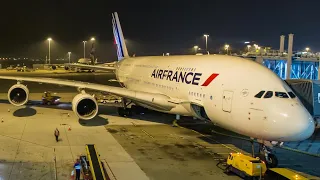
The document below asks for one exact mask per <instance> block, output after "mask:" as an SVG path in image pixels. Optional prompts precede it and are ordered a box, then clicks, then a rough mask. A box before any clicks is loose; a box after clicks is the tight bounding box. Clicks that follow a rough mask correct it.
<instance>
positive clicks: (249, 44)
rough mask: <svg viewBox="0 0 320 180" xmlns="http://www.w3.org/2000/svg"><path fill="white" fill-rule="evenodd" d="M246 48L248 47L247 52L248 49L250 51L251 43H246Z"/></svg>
mask: <svg viewBox="0 0 320 180" xmlns="http://www.w3.org/2000/svg"><path fill="white" fill-rule="evenodd" d="M247 48H248V52H249V51H250V48H251V45H250V44H248V45H247Z"/></svg>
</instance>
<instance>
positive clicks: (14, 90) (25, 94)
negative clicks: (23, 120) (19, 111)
mask: <svg viewBox="0 0 320 180" xmlns="http://www.w3.org/2000/svg"><path fill="white" fill-rule="evenodd" d="M8 100H9V102H10V103H11V104H13V105H15V106H22V105H25V104H26V103H27V102H28V100H29V89H28V88H27V86H25V85H23V84H15V85H13V86H12V87H11V88H10V89H9V91H8Z"/></svg>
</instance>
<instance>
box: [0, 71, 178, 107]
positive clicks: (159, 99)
mask: <svg viewBox="0 0 320 180" xmlns="http://www.w3.org/2000/svg"><path fill="white" fill-rule="evenodd" d="M0 79H7V80H16V81H18V82H20V83H21V82H23V81H27V82H37V83H44V84H56V85H61V86H69V87H75V88H78V89H79V90H85V89H91V90H97V91H101V92H109V93H111V94H114V95H118V96H120V97H124V98H127V99H130V100H133V101H137V102H140V103H144V104H148V105H151V106H153V107H157V108H161V109H171V108H173V107H175V106H176V104H178V102H177V101H176V100H173V99H170V97H168V96H166V95H163V94H156V93H148V92H142V91H133V90H129V89H126V88H121V87H113V86H108V85H102V84H94V83H88V82H81V81H72V80H64V79H53V78H39V77H19V76H0Z"/></svg>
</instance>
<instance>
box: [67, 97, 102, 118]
mask: <svg viewBox="0 0 320 180" xmlns="http://www.w3.org/2000/svg"><path fill="white" fill-rule="evenodd" d="M98 109H99V108H98V103H97V101H96V99H95V98H94V97H93V96H91V95H89V94H86V93H81V94H78V95H76V96H75V97H74V98H73V100H72V110H73V112H74V113H75V114H76V115H77V116H78V117H79V118H80V119H84V120H89V119H92V118H94V117H95V116H96V115H97V114H98Z"/></svg>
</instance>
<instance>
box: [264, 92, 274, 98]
mask: <svg viewBox="0 0 320 180" xmlns="http://www.w3.org/2000/svg"><path fill="white" fill-rule="evenodd" d="M272 96H273V92H272V91H268V92H267V93H266V94H265V95H264V96H263V98H271V97H272Z"/></svg>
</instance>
